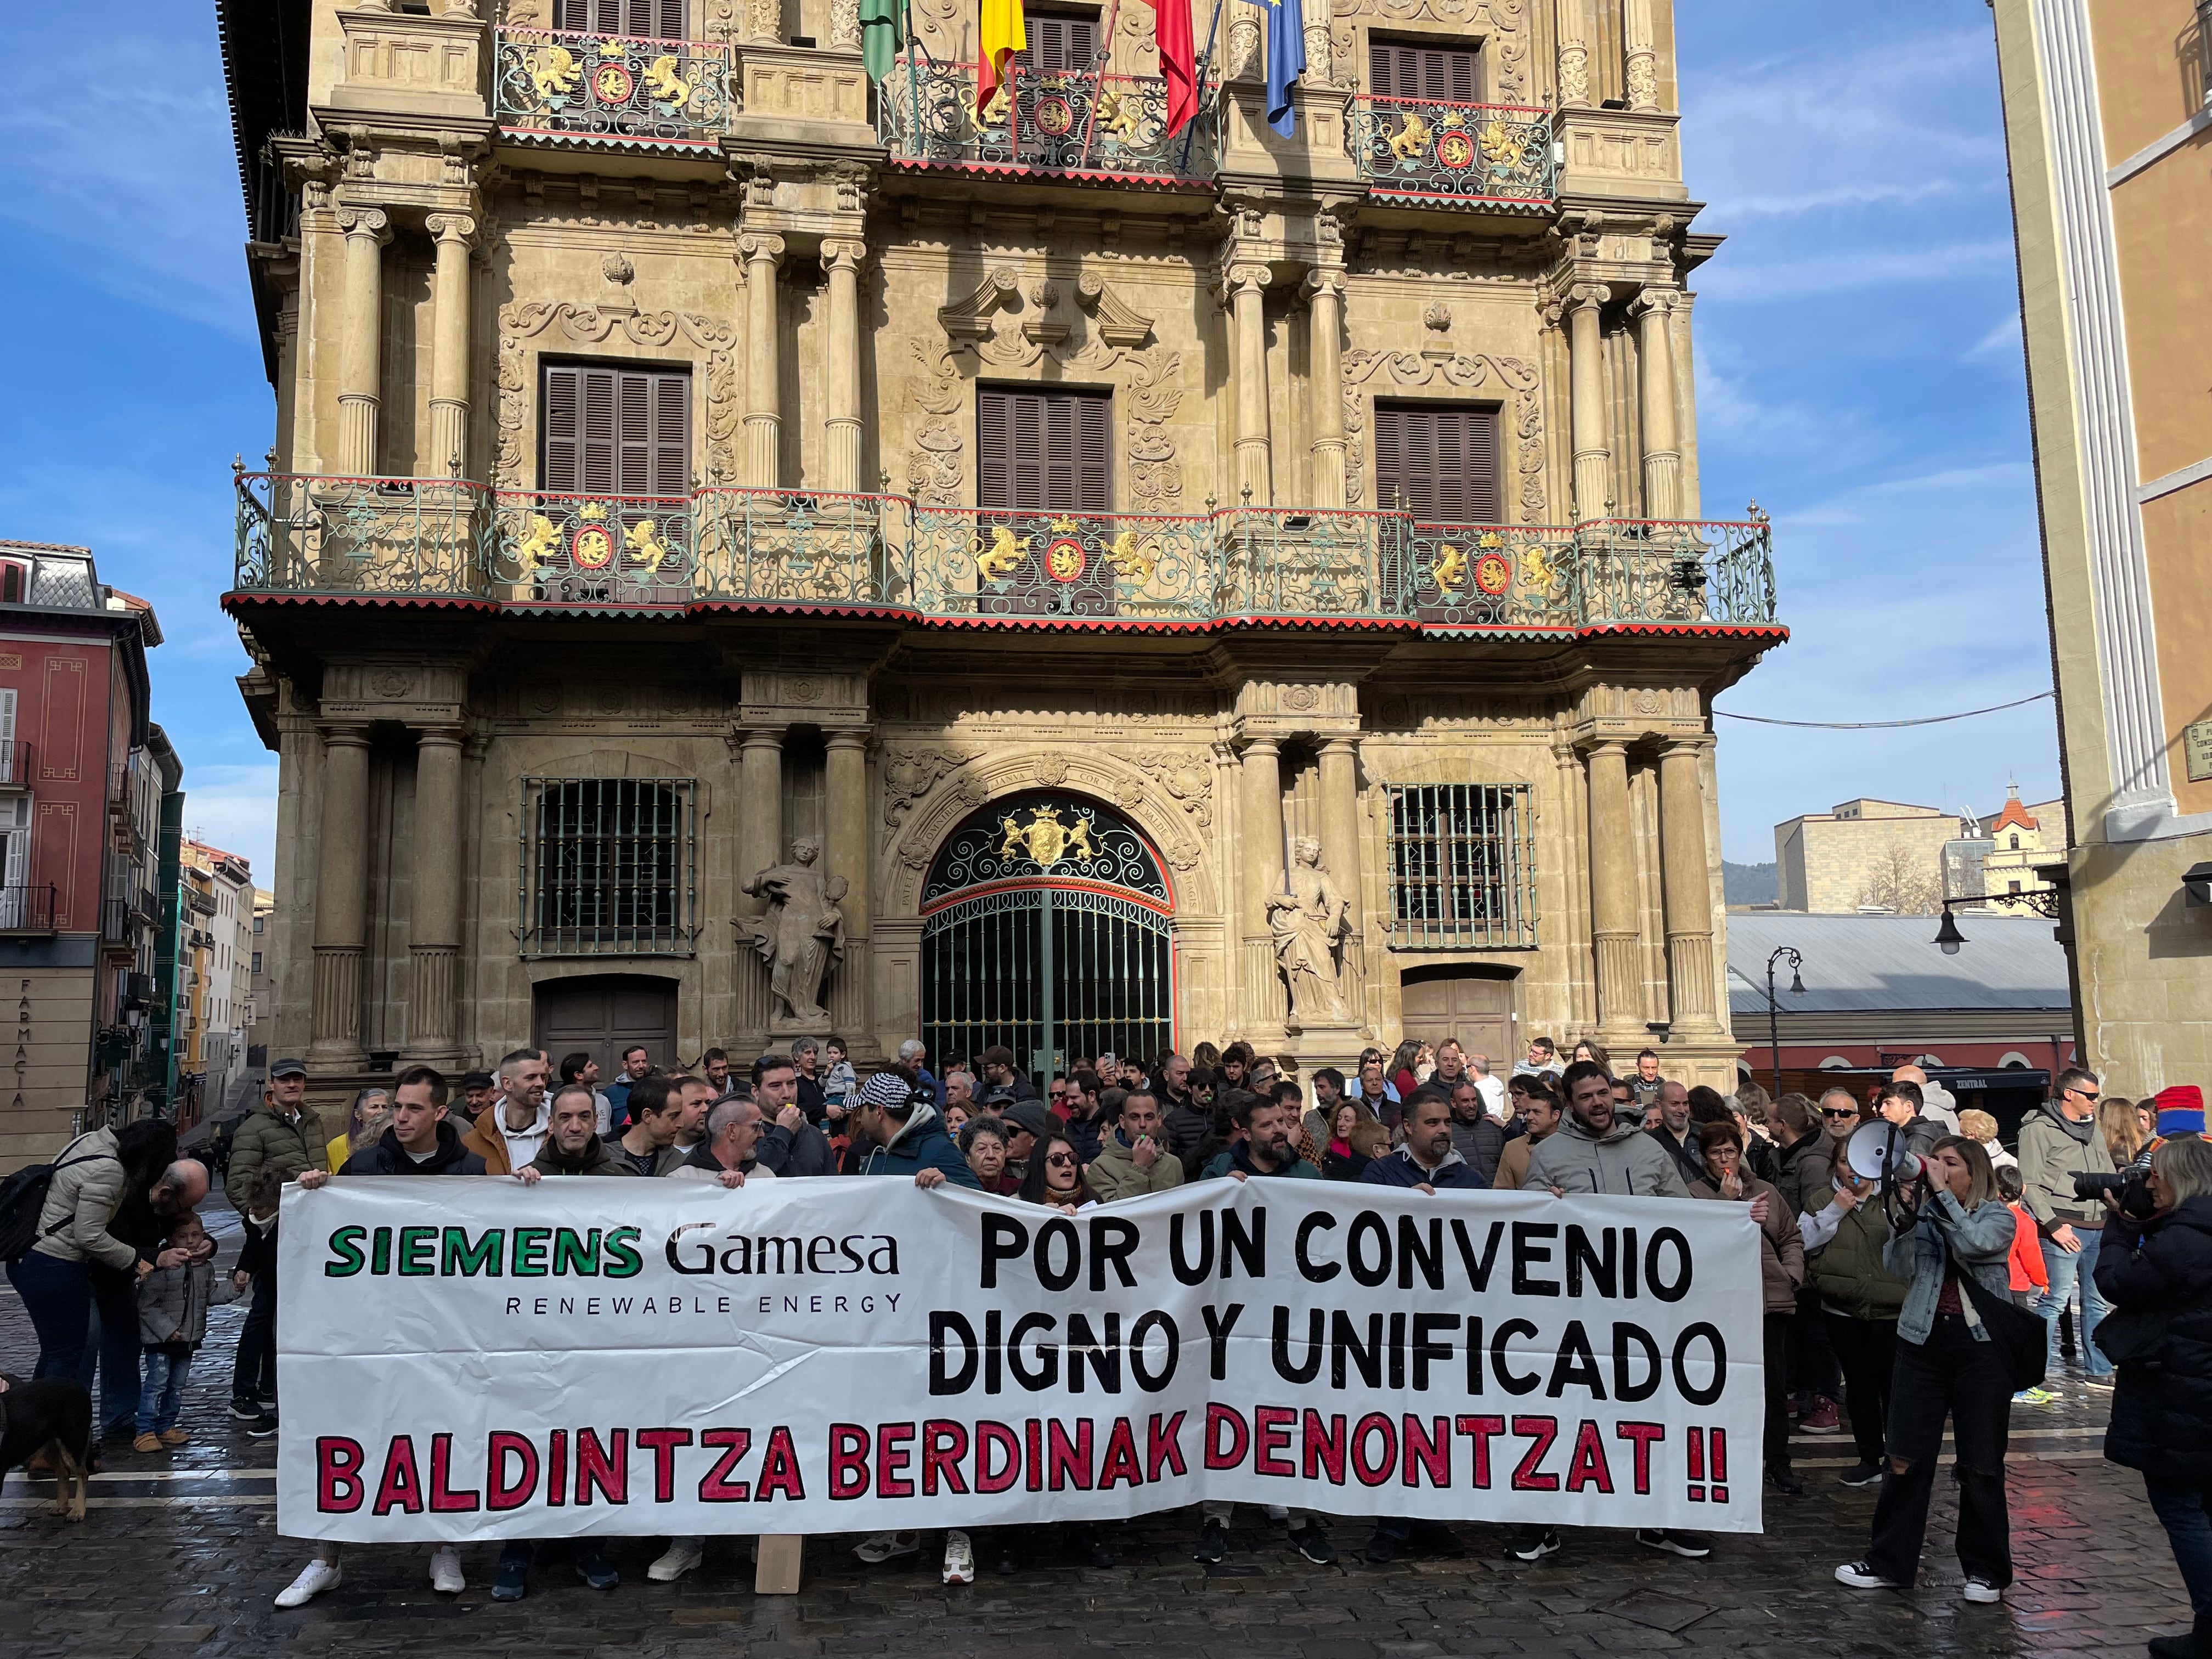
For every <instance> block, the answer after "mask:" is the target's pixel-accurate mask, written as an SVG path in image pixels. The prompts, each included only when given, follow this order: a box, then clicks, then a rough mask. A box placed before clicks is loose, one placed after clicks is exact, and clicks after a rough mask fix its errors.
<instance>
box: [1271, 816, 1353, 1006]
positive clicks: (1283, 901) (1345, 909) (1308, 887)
mask: <svg viewBox="0 0 2212 1659" xmlns="http://www.w3.org/2000/svg"><path fill="white" fill-rule="evenodd" d="M1284 886H1285V888H1286V889H1287V891H1285V892H1280V893H1270V894H1269V895H1268V896H1267V931H1268V932H1269V933H1272V934H1273V936H1274V940H1275V961H1276V963H1278V964H1279V966H1280V967H1281V969H1282V970H1283V981H1284V983H1285V985H1287V986H1288V987H1290V994H1291V1020H1292V1021H1293V1022H1294V1024H1297V1025H1298V1026H1305V1025H1316V1024H1318V1025H1342V1024H1348V1023H1349V1022H1350V1020H1351V1014H1350V1012H1348V1011H1347V1010H1346V1007H1345V1006H1344V999H1343V998H1342V997H1341V996H1340V995H1339V994H1337V988H1336V974H1337V956H1338V952H1339V951H1340V949H1341V947H1342V945H1343V942H1344V939H1345V938H1346V935H1347V934H1349V933H1351V931H1352V921H1351V911H1352V905H1351V902H1350V901H1349V900H1347V899H1346V897H1345V896H1344V895H1343V894H1342V893H1341V892H1340V891H1338V890H1337V885H1336V883H1335V882H1334V880H1332V879H1331V878H1330V877H1329V873H1328V870H1327V869H1325V868H1324V867H1323V866H1322V861H1321V843H1320V842H1317V841H1316V840H1314V839H1313V837H1311V836H1299V837H1298V838H1297V840H1296V841H1295V842H1291V867H1290V871H1289V872H1288V875H1287V878H1286V879H1285V882H1284Z"/></svg>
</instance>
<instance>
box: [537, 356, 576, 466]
mask: <svg viewBox="0 0 2212 1659" xmlns="http://www.w3.org/2000/svg"><path fill="white" fill-rule="evenodd" d="M582 404H583V371H582V370H581V369H577V368H566V367H557V368H555V367H549V368H547V369H546V371H545V422H544V425H545V434H544V441H543V444H542V448H543V450H544V464H543V465H541V466H540V468H539V474H540V476H539V483H540V484H541V486H542V487H543V488H544V489H545V491H546V492H547V493H548V494H549V495H574V494H576V493H577V492H579V491H580V490H581V489H583V487H584V485H583V473H582V465H583V431H582V426H581V418H582V417H581V408H582Z"/></svg>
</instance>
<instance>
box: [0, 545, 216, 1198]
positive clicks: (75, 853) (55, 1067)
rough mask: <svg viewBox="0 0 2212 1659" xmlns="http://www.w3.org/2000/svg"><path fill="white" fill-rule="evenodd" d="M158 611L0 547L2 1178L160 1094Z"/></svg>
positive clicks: (75, 563) (52, 555)
mask: <svg viewBox="0 0 2212 1659" xmlns="http://www.w3.org/2000/svg"><path fill="white" fill-rule="evenodd" d="M160 643H161V629H160V627H159V626H158V625H157V624H156V623H155V620H154V612H153V609H152V607H151V606H149V605H147V603H146V602H145V601H144V600H143V599H134V598H132V597H131V595H129V594H127V593H122V592H117V591H116V590H115V589H114V588H112V587H108V586H104V585H103V584H102V583H101V581H100V576H99V573H98V571H97V570H96V569H95V568H94V563H93V557H92V555H91V554H90V553H89V552H88V551H87V550H85V549H83V548H81V547H61V546H54V545H51V544H44V543H36V542H15V541H0V870H4V882H0V1006H4V1007H5V1008H6V1009H7V1010H8V1011H9V1012H11V1013H12V1014H13V1017H14V1019H13V1024H14V1027H15V1042H14V1045H13V1046H14V1049H15V1053H14V1055H13V1060H14V1064H13V1066H12V1067H11V1068H10V1071H9V1073H8V1074H7V1075H5V1076H4V1077H0V1169H12V1168H15V1167H16V1166H17V1165H20V1164H23V1163H26V1162H28V1161H31V1160H33V1159H36V1158H41V1157H44V1156H46V1155H48V1154H50V1153H51V1152H53V1151H54V1150H55V1149H56V1147H57V1146H59V1144H60V1143H61V1142H62V1140H63V1139H64V1138H65V1137H66V1136H67V1135H68V1134H69V1133H70V1130H71V1128H72V1127H73V1125H74V1124H75V1123H76V1122H77V1121H80V1120H81V1119H82V1118H84V1117H85V1116H87V1115H95V1116H96V1115H101V1114H104V1113H105V1112H106V1111H107V1110H108V1109H109V1108H110V1107H111V1106H114V1105H118V1104H127V1103H129V1102H130V1100H131V1097H133V1096H134V1095H136V1094H138V1093H139V1092H140V1091H143V1090H145V1089H147V1088H148V1087H149V1086H150V1085H157V1084H159V1083H160V1081H161V1077H162V1073H163V1066H162V1064H161V1060H162V1059H163V1057H162V1056H160V1055H157V1054H155V1053H154V1052H153V1046H152V1042H151V1038H152V1031H153V1026H154V1024H155V1020H154V1018H153V1016H154V1013H155V1006H156V1002H157V998H158V989H157V981H156V977H155V935H156V932H157V930H158V928H159V926H160V924H161V921H162V911H163V902H162V898H161V887H162V883H161V873H160V872H161V860H160V851H161V849H160V845H159V843H160V826H161V800H162V797H163V795H164V794H165V793H172V792H173V791H174V790H175V789H176V787H177V786H178V783H179V777H180V773H179V768H178V766H177V763H176V760H175V757H174V756H173V754H171V753H169V752H168V750H167V743H166V742H165V741H162V740H161V739H160V738H159V735H158V730H157V728H155V727H153V726H151V725H150V722H149V717H148V716H149V687H148V683H147V677H146V652H147V649H148V647H151V646H155V645H158V644H160Z"/></svg>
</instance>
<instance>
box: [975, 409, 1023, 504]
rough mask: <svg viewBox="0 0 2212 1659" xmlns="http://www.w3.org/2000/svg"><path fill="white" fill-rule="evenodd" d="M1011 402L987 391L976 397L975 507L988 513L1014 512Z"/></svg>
mask: <svg viewBox="0 0 2212 1659" xmlns="http://www.w3.org/2000/svg"><path fill="white" fill-rule="evenodd" d="M1010 401H1011V399H1010V398H1008V396H1007V394H1006V393H1005V392H993V391H990V390H988V389H987V388H984V389H979V390H978V391H977V392H976V393H975V505H976V506H977V507H981V508H982V509H983V510H984V511H985V512H987V513H1010V512H1012V510H1013V506H1014V496H1013V481H1012V474H1011V472H1010V471H1009V468H1008V462H1009V461H1010V460H1011V459H1012V452H1011V449H1010V447H1009V439H1008V435H1007V424H1008V415H1009V413H1010V411H1009V410H1008V409H1007V404H1008V403H1009V402H1010Z"/></svg>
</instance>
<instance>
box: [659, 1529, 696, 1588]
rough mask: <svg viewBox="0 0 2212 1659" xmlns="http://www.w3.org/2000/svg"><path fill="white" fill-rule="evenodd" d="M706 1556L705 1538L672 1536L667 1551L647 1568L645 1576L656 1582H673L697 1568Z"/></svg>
mask: <svg viewBox="0 0 2212 1659" xmlns="http://www.w3.org/2000/svg"><path fill="white" fill-rule="evenodd" d="M706 1556H707V1541H706V1540H705V1539H703V1538H671V1539H670V1540H669V1541H668V1548H667V1550H666V1552H665V1553H663V1554H662V1555H661V1557H660V1559H658V1560H657V1561H655V1562H654V1563H653V1565H651V1566H649V1567H647V1569H646V1570H645V1576H646V1577H647V1578H650V1579H651V1580H653V1583H656V1584H672V1583H675V1582H676V1581H677V1580H678V1579H679V1578H681V1577H683V1576H684V1574H685V1573H687V1572H690V1571H692V1570H693V1569H694V1568H696V1566H697V1565H699V1563H700V1562H701V1561H702V1560H704V1559H706Z"/></svg>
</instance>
